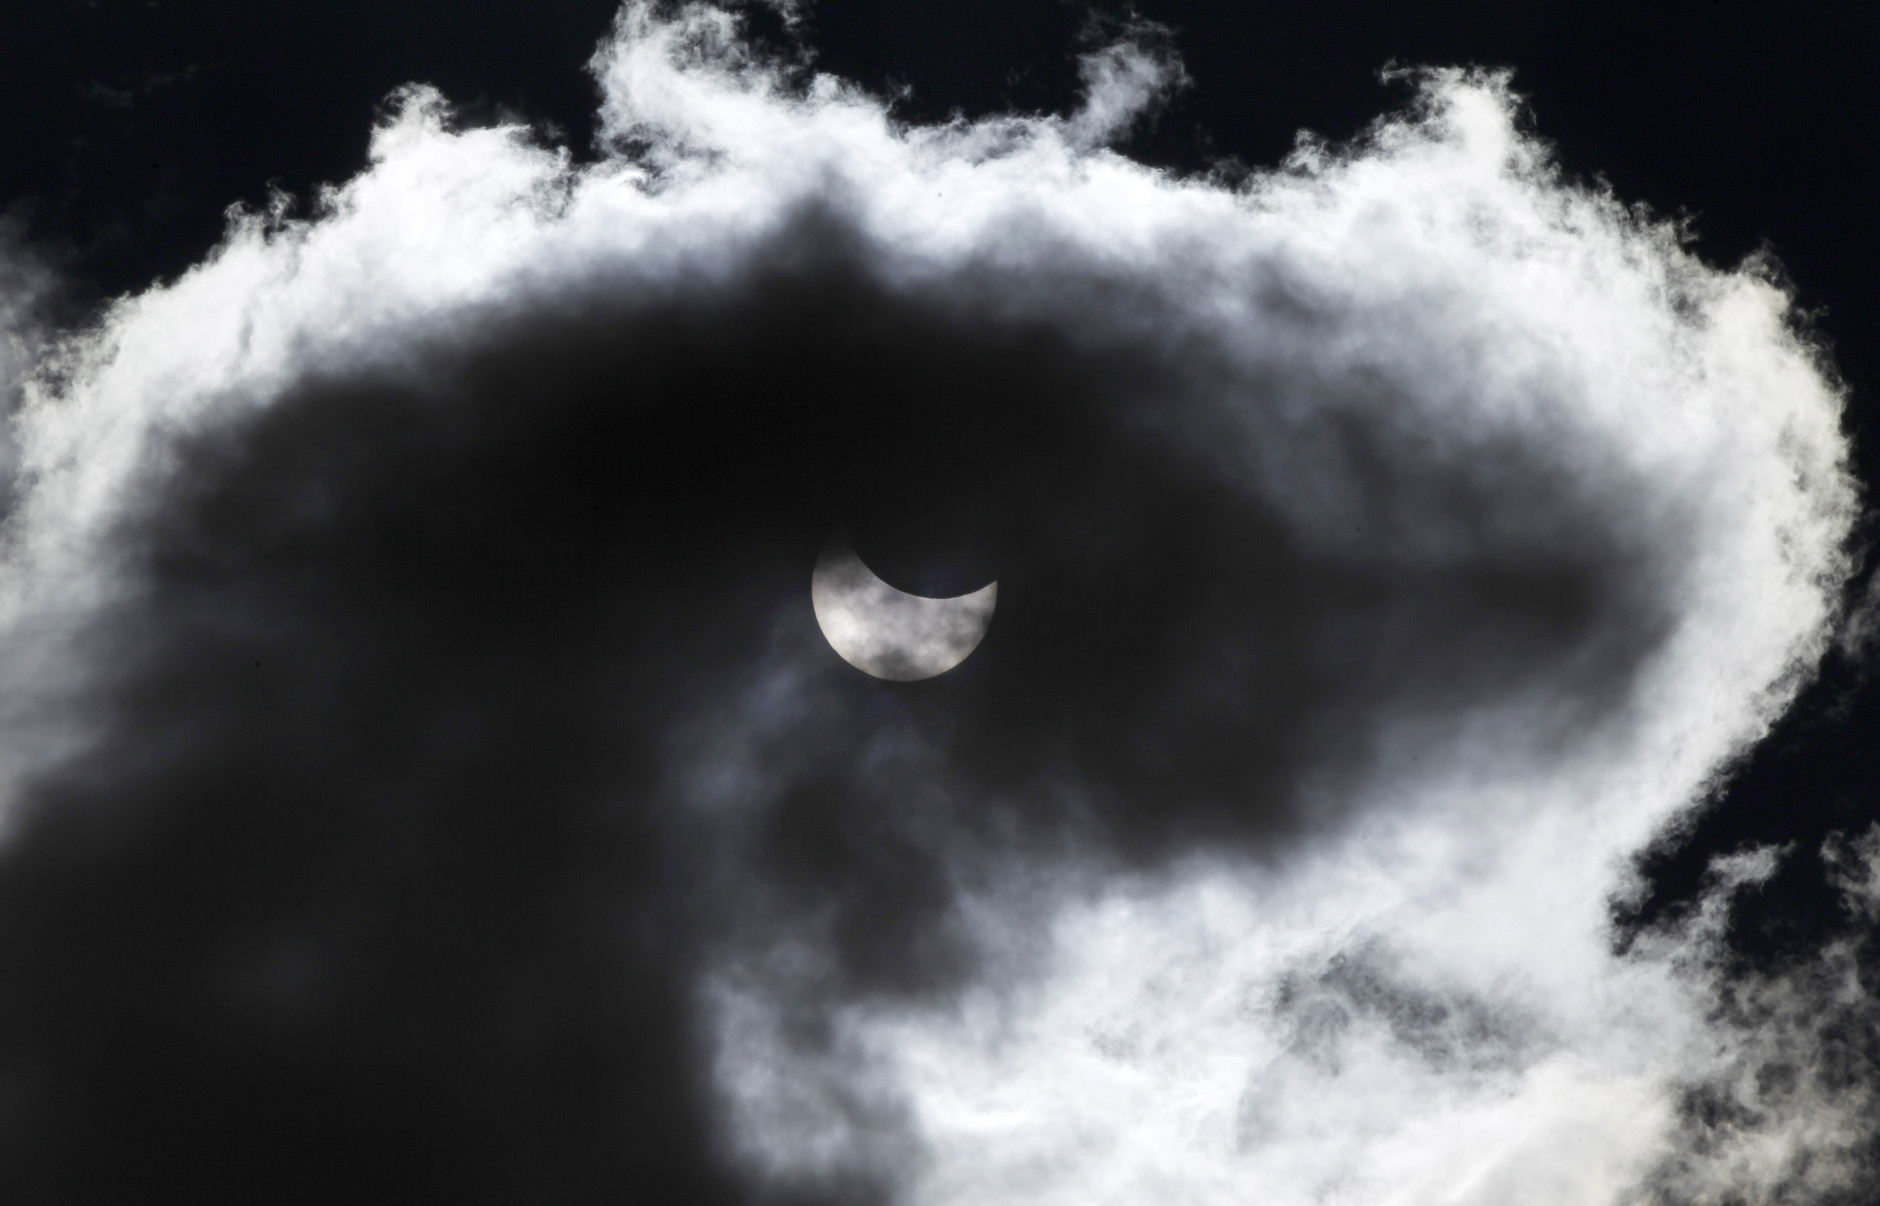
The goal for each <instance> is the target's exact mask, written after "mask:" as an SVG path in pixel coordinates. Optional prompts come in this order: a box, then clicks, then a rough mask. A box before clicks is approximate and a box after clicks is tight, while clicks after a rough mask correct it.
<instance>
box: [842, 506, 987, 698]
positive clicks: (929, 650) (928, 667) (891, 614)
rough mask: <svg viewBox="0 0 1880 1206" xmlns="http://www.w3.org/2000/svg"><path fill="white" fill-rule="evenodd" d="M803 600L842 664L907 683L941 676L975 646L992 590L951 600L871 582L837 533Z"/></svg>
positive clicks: (984, 626) (982, 631) (984, 625)
mask: <svg viewBox="0 0 1880 1206" xmlns="http://www.w3.org/2000/svg"><path fill="white" fill-rule="evenodd" d="M809 597H810V603H811V604H812V605H813V606H814V607H815V609H816V623H817V624H819V625H821V626H822V633H823V636H824V637H825V638H827V639H828V641H829V647H830V648H832V649H834V650H835V651H836V652H837V653H838V654H840V655H841V656H842V660H843V661H845V662H847V663H848V664H849V665H851V666H854V667H855V668H856V669H858V670H861V671H864V672H865V673H868V674H872V675H874V676H875V677H876V678H885V679H890V680H893V681H895V682H914V681H917V680H919V679H923V678H932V677H934V676H935V675H936V674H945V673H946V672H947V671H948V670H951V669H953V667H955V666H957V665H959V664H960V663H961V662H963V661H965V660H966V659H967V657H968V656H969V655H970V654H971V653H972V652H973V650H974V649H977V648H978V647H979V642H980V641H981V640H983V639H985V635H986V629H987V628H988V627H989V626H990V625H991V624H992V609H993V608H994V607H995V606H997V604H998V600H999V584H998V583H997V582H992V583H989V584H987V585H985V586H982V587H980V588H979V589H978V590H976V591H973V592H972V593H971V594H965V595H956V596H954V597H953V598H951V599H929V598H927V597H926V596H924V595H910V594H908V593H907V592H906V591H903V590H896V589H895V588H894V587H892V586H889V585H888V584H887V583H886V582H883V581H882V580H881V579H880V578H878V577H876V576H875V572H874V571H873V570H871V569H869V568H868V566H867V565H865V564H863V562H862V559H861V558H860V557H859V556H857V555H856V552H855V550H854V549H853V548H851V547H850V546H849V540H848V536H847V535H846V534H845V533H843V532H842V531H840V530H838V531H837V532H836V533H835V534H834V535H832V536H830V537H829V542H828V543H827V544H825V545H824V546H823V551H822V555H821V556H820V557H818V558H817V559H816V570H815V572H814V573H813V574H811V575H810V583H809Z"/></svg>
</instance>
